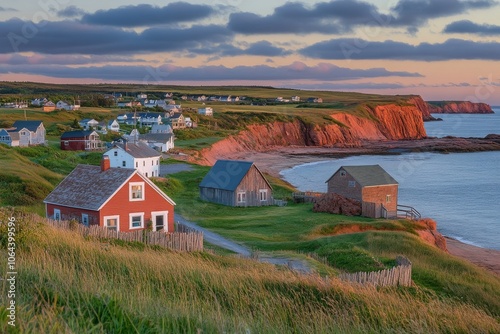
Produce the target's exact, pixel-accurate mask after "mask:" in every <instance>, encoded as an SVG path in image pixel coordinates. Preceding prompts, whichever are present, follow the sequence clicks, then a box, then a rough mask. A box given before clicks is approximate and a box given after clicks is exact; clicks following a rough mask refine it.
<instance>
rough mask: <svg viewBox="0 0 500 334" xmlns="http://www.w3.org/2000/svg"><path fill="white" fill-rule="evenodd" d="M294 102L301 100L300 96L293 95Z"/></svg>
mask: <svg viewBox="0 0 500 334" xmlns="http://www.w3.org/2000/svg"><path fill="white" fill-rule="evenodd" d="M292 102H300V96H297V95H295V96H292Z"/></svg>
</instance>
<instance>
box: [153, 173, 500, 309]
mask: <svg viewBox="0 0 500 334" xmlns="http://www.w3.org/2000/svg"><path fill="white" fill-rule="evenodd" d="M207 171H208V168H206V167H197V168H196V170H194V171H190V172H182V173H177V174H175V175H173V176H172V177H171V178H170V179H168V180H167V181H165V182H164V183H163V184H160V186H161V187H163V188H164V189H166V191H167V193H168V194H169V195H171V196H172V198H173V199H174V200H175V201H176V203H177V204H178V205H177V208H176V210H177V212H179V213H181V214H182V215H184V216H186V217H187V218H189V219H192V220H193V221H196V222H198V223H199V224H200V225H201V226H203V227H205V228H208V229H210V230H213V231H215V232H217V233H220V234H222V235H224V236H226V237H228V238H231V239H233V240H236V241H238V242H240V243H242V244H245V245H247V246H249V247H251V248H252V249H254V250H256V251H261V252H267V253H283V252H286V253H287V254H288V255H289V256H292V257H293V256H303V255H308V256H309V258H310V259H311V260H312V261H311V264H312V265H313V266H315V261H314V260H318V259H319V260H323V261H324V262H325V263H326V264H328V265H329V266H330V267H331V268H334V269H335V270H337V271H347V272H355V271H373V270H380V269H383V268H387V267H391V266H393V265H394V259H395V257H396V256H397V255H400V254H403V255H405V256H407V257H408V258H409V259H410V260H411V261H412V263H413V270H414V275H413V279H414V281H415V283H416V284H417V285H419V286H420V287H421V288H425V289H429V290H431V291H433V293H436V294H439V295H441V296H453V298H457V299H461V300H468V301H471V302H472V301H474V300H476V301H477V300H481V302H480V303H481V304H482V305H488V307H491V309H496V312H499V314H500V289H499V288H500V285H499V284H500V280H499V279H498V277H495V276H493V275H492V274H490V273H488V272H486V271H484V270H483V269H480V268H476V267H473V266H471V265H469V264H467V263H466V262H465V261H462V260H459V259H456V258H454V257H451V256H449V255H448V254H446V253H445V252H443V251H441V250H439V249H437V248H436V247H433V246H430V245H428V244H425V243H424V242H423V241H422V239H420V238H419V237H418V236H417V233H416V232H417V231H418V230H419V229H422V228H423V227H422V226H421V225H419V224H416V223H414V222H412V221H408V220H384V219H369V218H362V217H346V216H341V215H331V214H326V213H314V212H313V211H312V205H311V204H289V205H288V206H286V207H275V206H271V207H259V208H232V207H226V206H221V205H217V204H212V203H206V202H202V201H201V200H199V196H198V184H199V182H200V181H201V179H202V178H203V177H204V175H205V174H206V172H207ZM271 183H272V184H273V188H274V196H275V198H285V197H286V196H290V194H291V191H292V189H291V188H290V187H289V186H287V185H286V184H284V183H283V181H280V183H278V182H277V180H275V179H271ZM353 227H356V229H359V230H361V231H365V232H362V233H351V234H337V233H336V231H339V230H344V229H346V228H347V229H348V230H349V228H351V229H352V228H353ZM320 271H321V270H320ZM478 277H481V279H479V280H476V278H478ZM486 282H488V283H486ZM491 284H493V285H491ZM494 286H495V287H496V288H493V289H492V287H494ZM468 291H469V292H468ZM472 291H474V292H472ZM495 299H498V301H495ZM483 303H484V304H483Z"/></svg>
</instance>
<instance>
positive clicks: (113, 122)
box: [107, 119, 120, 132]
mask: <svg viewBox="0 0 500 334" xmlns="http://www.w3.org/2000/svg"><path fill="white" fill-rule="evenodd" d="M107 128H108V130H110V131H115V132H118V131H120V124H118V121H117V120H116V119H113V120H111V121H109V122H108V126H107Z"/></svg>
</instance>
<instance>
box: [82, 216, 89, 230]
mask: <svg viewBox="0 0 500 334" xmlns="http://www.w3.org/2000/svg"><path fill="white" fill-rule="evenodd" d="M82 224H83V225H85V226H87V227H88V226H89V215H88V214H86V213H82Z"/></svg>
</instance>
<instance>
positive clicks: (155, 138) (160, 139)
mask: <svg viewBox="0 0 500 334" xmlns="http://www.w3.org/2000/svg"><path fill="white" fill-rule="evenodd" d="M139 140H140V141H141V142H145V143H146V144H147V145H148V146H149V147H151V148H153V149H155V150H157V151H160V152H168V151H169V150H170V149H172V148H174V135H173V134H172V133H146V134H143V135H139Z"/></svg>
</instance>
